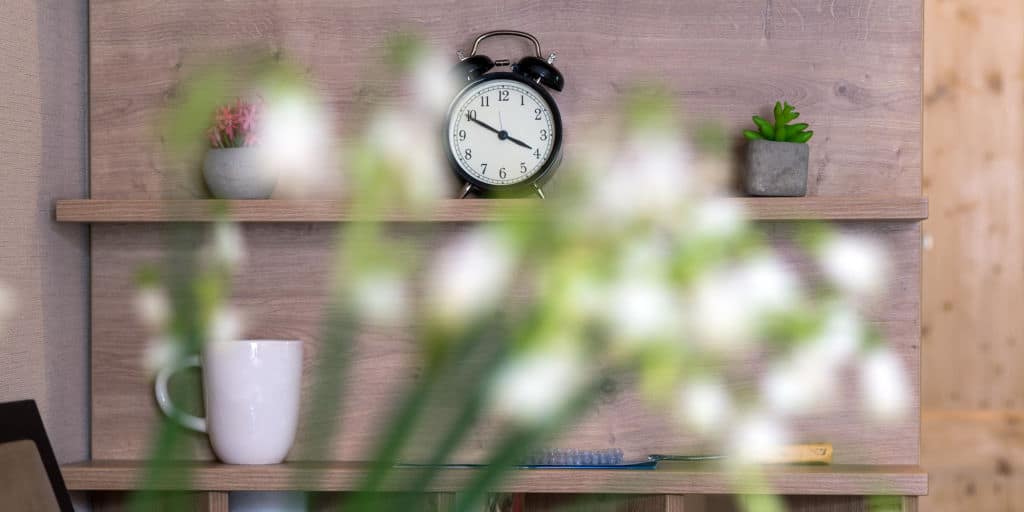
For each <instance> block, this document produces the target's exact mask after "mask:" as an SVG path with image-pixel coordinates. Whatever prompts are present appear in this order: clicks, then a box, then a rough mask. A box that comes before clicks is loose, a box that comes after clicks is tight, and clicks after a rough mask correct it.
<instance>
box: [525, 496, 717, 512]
mask: <svg viewBox="0 0 1024 512" xmlns="http://www.w3.org/2000/svg"><path fill="white" fill-rule="evenodd" d="M525 504H526V506H525V508H526V512H545V511H561V512H569V511H573V512H576V511H579V512H683V511H684V510H686V511H687V512H689V510H690V509H689V508H686V499H685V497H684V496H681V495H664V494H642V495H622V494H584V495H579V494H527V495H526V501H525ZM697 510H700V509H697Z"/></svg>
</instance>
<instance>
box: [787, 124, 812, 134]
mask: <svg viewBox="0 0 1024 512" xmlns="http://www.w3.org/2000/svg"><path fill="white" fill-rule="evenodd" d="M806 129H807V123H797V124H793V125H790V126H789V128H788V129H787V130H786V133H787V134H789V135H794V134H797V133H800V132H802V131H804V130H806Z"/></svg>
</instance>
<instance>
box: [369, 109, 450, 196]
mask: <svg viewBox="0 0 1024 512" xmlns="http://www.w3.org/2000/svg"><path fill="white" fill-rule="evenodd" d="M431 121H432V118H431V117H430V116H425V115H414V113H412V112H409V111H402V110H384V111H381V112H377V113H376V114H374V117H373V119H372V120H371V122H370V127H369V130H368V132H367V137H368V143H369V144H370V146H371V147H373V148H375V149H376V150H377V151H378V152H379V153H380V154H381V155H382V156H383V157H384V159H385V161H386V162H387V163H388V165H389V166H390V167H391V170H393V171H394V172H399V173H401V174H400V175H398V176H394V178H395V180H396V182H397V183H398V184H399V185H400V186H401V187H402V188H401V190H402V191H404V193H405V194H404V196H405V197H406V198H407V199H408V200H410V201H412V202H413V203H414V204H429V203H431V202H433V201H437V200H438V199H442V198H444V197H445V196H446V195H448V194H449V193H450V190H449V184H450V179H449V176H450V175H451V173H450V171H449V170H448V168H447V167H446V166H445V165H444V161H443V159H440V158H438V155H440V154H442V150H441V143H440V141H441V139H440V137H438V136H437V127H436V126H434V124H433V123H432V122H431Z"/></svg>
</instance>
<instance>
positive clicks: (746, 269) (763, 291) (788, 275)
mask: <svg viewBox="0 0 1024 512" xmlns="http://www.w3.org/2000/svg"><path fill="white" fill-rule="evenodd" d="M730 279H736V280H738V282H737V283H735V284H733V285H731V286H734V287H735V288H737V289H741V290H744V291H745V293H744V294H743V298H744V303H745V306H746V307H747V308H749V309H750V310H751V311H752V312H753V313H755V314H762V313H767V312H772V311H782V310H786V309H790V308H792V307H794V306H795V305H796V302H797V300H798V299H799V297H800V282H799V280H798V279H797V276H796V275H795V274H794V273H793V272H792V271H790V269H789V268H788V267H787V266H786V265H785V264H784V263H783V262H782V260H780V259H779V258H778V257H776V256H775V255H774V254H771V253H762V254H760V255H758V256H755V257H754V258H752V259H750V260H749V261H746V262H744V263H743V264H741V265H740V267H739V268H738V269H737V270H736V272H735V273H734V274H733V275H732V276H730Z"/></svg>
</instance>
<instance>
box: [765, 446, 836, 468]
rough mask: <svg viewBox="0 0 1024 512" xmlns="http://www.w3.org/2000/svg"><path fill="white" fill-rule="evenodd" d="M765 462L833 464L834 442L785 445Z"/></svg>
mask: <svg viewBox="0 0 1024 512" xmlns="http://www.w3.org/2000/svg"><path fill="white" fill-rule="evenodd" d="M764 463H765V464H831V463H832V443H806V444H793V445H788V446H783V447H782V448H781V449H779V453H778V454H776V456H775V457H770V458H769V459H767V460H765V461H764Z"/></svg>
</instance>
